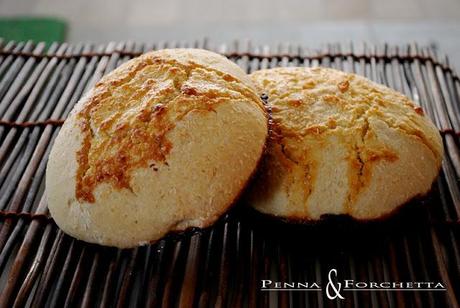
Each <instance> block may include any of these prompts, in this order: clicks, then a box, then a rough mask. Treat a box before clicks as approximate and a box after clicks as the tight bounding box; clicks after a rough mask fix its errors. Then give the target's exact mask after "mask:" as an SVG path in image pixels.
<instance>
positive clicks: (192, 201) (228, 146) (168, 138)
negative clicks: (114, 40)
mask: <svg viewBox="0 0 460 308" xmlns="http://www.w3.org/2000/svg"><path fill="white" fill-rule="evenodd" d="M267 122H268V121H267V114H266V112H265V108H264V105H263V104H262V101H261V100H260V98H259V96H258V95H257V93H256V91H255V88H254V86H253V84H252V82H251V81H250V79H249V77H248V76H247V75H246V74H245V73H244V72H243V71H242V70H241V69H240V68H239V67H238V66H237V65H236V64H234V63H232V62H230V61H229V60H227V59H226V58H224V57H222V56H220V55H217V54H215V53H212V52H209V51H204V50H197V49H170V50H161V51H156V52H151V53H147V54H144V55H142V56H141V57H138V58H135V59H133V60H131V61H129V62H127V63H125V64H123V65H122V66H120V67H119V68H117V69H116V70H114V71H113V72H111V73H110V74H108V75H107V76H105V77H104V78H103V79H102V80H101V81H100V82H98V83H97V84H96V85H95V87H94V88H93V89H92V90H91V91H89V93H87V94H86V95H85V96H84V97H83V98H82V99H81V100H80V101H79V102H78V104H77V105H76V106H75V108H74V109H73V110H72V112H71V114H70V115H69V117H68V119H67V120H66V121H65V123H64V125H63V127H62V129H61V131H60V133H59V135H58V136H57V138H56V141H55V143H54V146H53V148H52V151H51V154H50V157H49V162H48V166H47V175H46V190H47V196H48V207H49V210H50V212H51V215H52V217H53V218H54V220H55V221H56V223H57V224H58V226H59V227H60V228H61V229H62V230H63V231H64V232H66V233H68V234H70V235H72V236H74V237H76V238H78V239H81V240H84V241H87V242H92V243H98V244H102V245H108V246H116V247H120V248H126V247H134V246H137V245H143V244H146V243H151V242H154V241H156V240H158V239H160V238H161V237H163V236H164V235H165V234H167V233H169V232H174V231H181V230H185V229H187V228H190V227H200V228H203V227H206V226H209V225H210V224H212V223H213V222H214V221H216V219H217V218H218V217H219V216H221V215H222V214H223V213H224V212H225V211H226V210H227V209H228V208H229V207H230V206H231V205H232V204H233V203H234V201H235V199H236V198H237V197H238V196H239V194H240V192H241V191H242V190H243V188H244V187H245V185H246V183H247V181H248V179H249V178H250V176H251V174H252V173H253V171H254V170H255V168H256V166H257V164H258V161H259V159H260V157H261V155H262V152H263V149H264V145H265V141H266V137H267V134H268V127H267V125H268V123H267Z"/></svg>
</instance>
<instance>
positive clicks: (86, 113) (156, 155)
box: [76, 53, 260, 203]
mask: <svg viewBox="0 0 460 308" xmlns="http://www.w3.org/2000/svg"><path fill="white" fill-rule="evenodd" d="M146 75H148V76H149V77H148V78H146V77H145V76H146ZM158 80H160V82H158ZM246 98H252V99H253V101H254V103H256V104H260V99H259V98H258V97H257V96H255V93H254V92H253V91H252V90H251V89H250V88H249V87H247V86H245V85H244V84H243V83H241V82H239V81H238V80H237V79H236V78H235V77H233V76H231V75H229V74H227V73H224V72H221V71H218V70H216V69H211V68H209V67H205V66H203V65H200V64H197V63H193V62H188V63H181V62H179V61H177V60H175V59H165V58H164V57H161V55H157V54H156V53H149V54H145V55H143V56H142V57H140V58H138V59H136V60H135V61H133V62H131V63H130V64H129V65H127V66H125V67H124V68H123V69H121V70H117V72H116V73H112V74H110V75H108V76H107V77H106V78H104V79H103V80H101V81H100V82H98V84H97V85H96V88H95V90H94V92H93V95H92V97H91V98H90V99H89V101H88V103H87V104H86V105H85V106H84V107H83V108H82V109H81V110H80V111H79V112H78V115H77V116H78V119H79V125H80V127H81V129H82V132H83V134H84V139H83V140H84V141H83V144H82V147H81V149H80V150H79V152H78V163H79V168H78V171H77V184H76V185H77V187H76V197H77V199H78V200H79V201H82V202H83V201H86V202H91V203H92V202H94V201H95V200H94V195H93V190H94V189H95V187H96V186H97V185H99V184H100V183H103V182H107V183H110V184H111V185H113V186H114V187H115V188H117V189H131V187H130V184H129V183H130V177H131V170H134V169H137V168H143V167H147V166H148V165H149V164H150V165H151V166H152V168H153V169H154V168H156V167H155V165H156V164H165V163H166V159H167V156H168V154H169V152H170V150H171V148H172V144H171V142H170V141H169V140H168V139H167V137H166V134H167V133H168V132H169V131H170V130H171V129H173V128H174V126H175V124H174V123H176V122H177V121H178V120H180V119H182V118H183V117H184V116H185V115H186V114H188V113H189V112H191V111H192V110H193V111H201V112H212V111H213V110H214V107H215V105H216V104H220V103H223V102H229V101H237V100H238V99H246ZM139 100H141V104H139Z"/></svg>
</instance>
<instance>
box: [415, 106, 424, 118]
mask: <svg viewBox="0 0 460 308" xmlns="http://www.w3.org/2000/svg"><path fill="white" fill-rule="evenodd" d="M414 111H415V112H416V113H417V114H419V115H421V116H423V115H425V113H424V112H423V108H422V107H419V106H416V107H414Z"/></svg>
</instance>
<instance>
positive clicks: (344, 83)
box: [337, 80, 350, 93]
mask: <svg viewBox="0 0 460 308" xmlns="http://www.w3.org/2000/svg"><path fill="white" fill-rule="evenodd" d="M349 86H350V82H349V81H348V80H345V81H342V82H340V83H339V84H338V85H337V87H338V88H339V90H340V92H342V93H344V92H346V91H348V87H349Z"/></svg>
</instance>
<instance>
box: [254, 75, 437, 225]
mask: <svg viewBox="0 0 460 308" xmlns="http://www.w3.org/2000/svg"><path fill="white" fill-rule="evenodd" d="M251 77H252V79H253V81H254V83H255V84H256V87H257V88H258V90H259V92H260V93H265V94H267V95H268V97H269V103H270V105H271V107H272V110H273V121H274V127H275V128H274V130H275V132H276V139H272V140H271V141H272V142H271V143H270V144H269V146H268V152H269V154H268V156H267V158H266V160H265V163H264V166H263V168H262V170H261V172H260V175H259V178H261V180H260V181H259V184H256V185H255V189H254V193H253V202H254V204H255V207H256V209H258V210H260V211H262V212H266V213H272V214H273V212H275V213H274V214H275V215H276V214H278V215H285V216H289V217H298V218H300V219H303V218H305V217H306V218H309V219H317V218H319V217H320V215H322V214H327V213H329V212H330V213H331V214H349V215H352V216H356V217H359V218H363V219H364V218H369V216H375V215H377V216H378V215H384V214H385V212H388V211H391V210H392V209H393V207H396V206H397V205H398V204H394V203H395V202H397V203H402V202H405V201H407V200H408V199H409V198H412V197H414V195H415V194H423V193H426V190H427V189H428V187H429V185H430V184H431V183H432V181H433V179H434V176H435V175H436V174H437V171H438V170H439V166H440V163H441V159H442V153H443V149H442V142H441V138H440V135H439V133H438V131H437V129H436V128H435V127H434V125H433V124H432V123H431V122H430V121H429V119H427V118H426V117H425V116H424V115H423V111H422V110H421V108H420V107H418V106H416V105H415V104H414V103H413V102H411V101H410V100H409V99H408V98H407V97H405V96H404V95H402V94H400V93H397V92H395V91H393V90H391V89H389V88H387V87H384V86H381V85H378V84H375V83H373V82H371V81H369V80H367V79H365V78H362V77H359V76H357V75H353V74H346V73H344V72H340V71H337V70H333V69H326V68H276V69H270V70H263V71H258V72H255V73H253V74H252V75H251ZM411 156H413V157H414V159H413V160H412V161H411V159H410V157H411ZM404 166H407V168H406V169H405V167H404ZM385 168H388V172H387V173H388V179H387V180H386V181H388V182H387V183H385V179H384V177H385ZM420 169H422V170H420ZM412 173H415V175H416V176H417V177H416V178H415V179H414V180H413V185H412V186H410V185H409V184H411V183H409V184H407V183H406V184H404V183H402V184H401V187H404V186H405V185H406V186H408V188H407V191H406V192H405V191H403V190H402V189H401V190H400V191H395V196H393V197H391V198H393V199H392V200H394V201H392V200H390V199H391V198H386V197H385V196H386V195H387V194H388V193H390V192H389V191H386V190H385V189H389V187H392V186H397V182H399V181H403V180H404V179H403V178H404V177H410V176H411V174H412ZM398 174H399V175H398ZM328 178H329V179H328ZM390 182H391V183H390ZM377 186H382V192H380V194H382V199H383V201H382V202H383V205H382V206H381V208H380V209H372V205H370V204H369V203H370V202H371V200H373V198H374V197H375V196H377V195H378V194H379V192H378V191H377V192H376V194H374V197H373V196H372V195H373V193H372V191H374V190H376V189H377V188H376V187H377ZM409 186H410V187H409ZM417 187H418V188H417ZM406 194H407V195H406ZM322 200H323V201H322ZM396 200H397V201H396ZM264 202H266V204H265V205H264ZM328 204H329V205H328ZM323 206H324V208H323ZM375 206H376V207H379V205H375Z"/></svg>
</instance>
